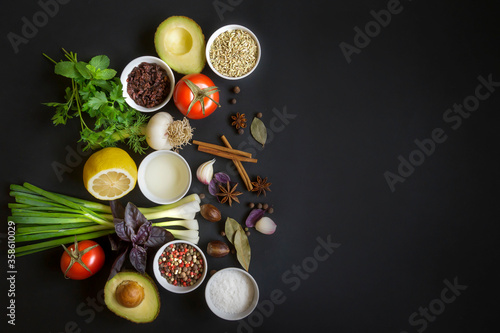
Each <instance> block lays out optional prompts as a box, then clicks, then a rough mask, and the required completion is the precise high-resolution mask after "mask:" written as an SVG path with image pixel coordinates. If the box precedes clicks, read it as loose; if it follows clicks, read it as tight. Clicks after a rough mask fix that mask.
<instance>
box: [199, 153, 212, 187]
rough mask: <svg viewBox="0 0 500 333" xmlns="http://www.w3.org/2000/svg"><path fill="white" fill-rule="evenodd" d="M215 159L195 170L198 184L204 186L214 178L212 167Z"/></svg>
mask: <svg viewBox="0 0 500 333" xmlns="http://www.w3.org/2000/svg"><path fill="white" fill-rule="evenodd" d="M214 163H215V158H214V159H213V160H210V161H207V162H205V163H203V164H202V165H200V166H199V167H198V170H196V177H197V178H198V180H199V181H200V182H202V183H203V184H205V185H208V184H209V183H210V181H211V180H212V177H213V176H214V167H213V164H214Z"/></svg>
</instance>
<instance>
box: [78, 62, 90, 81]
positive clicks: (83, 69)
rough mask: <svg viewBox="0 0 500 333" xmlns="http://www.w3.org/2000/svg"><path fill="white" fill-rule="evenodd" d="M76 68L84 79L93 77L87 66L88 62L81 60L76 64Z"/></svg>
mask: <svg viewBox="0 0 500 333" xmlns="http://www.w3.org/2000/svg"><path fill="white" fill-rule="evenodd" d="M75 68H76V70H77V71H78V73H80V75H81V76H83V78H84V79H87V80H90V79H91V78H92V73H91V72H90V71H89V69H88V68H87V63H85V62H83V61H79V62H77V63H76V64H75Z"/></svg>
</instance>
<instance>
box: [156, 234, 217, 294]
mask: <svg viewBox="0 0 500 333" xmlns="http://www.w3.org/2000/svg"><path fill="white" fill-rule="evenodd" d="M207 268H208V266H207V258H206V257H205V254H204V253H203V251H202V250H201V249H200V248H199V247H198V246H197V245H196V244H194V243H191V242H188V241H184V240H174V241H171V242H168V243H167V244H165V245H163V246H162V247H161V248H160V249H159V250H158V252H156V255H155V258H154V261H153V271H154V275H155V277H156V280H157V281H158V283H159V284H160V285H161V286H162V287H163V288H165V289H167V290H168V291H171V292H173V293H176V294H185V293H189V292H191V291H193V290H195V289H196V288H198V287H199V286H200V285H201V284H202V283H203V280H205V277H206V276H207Z"/></svg>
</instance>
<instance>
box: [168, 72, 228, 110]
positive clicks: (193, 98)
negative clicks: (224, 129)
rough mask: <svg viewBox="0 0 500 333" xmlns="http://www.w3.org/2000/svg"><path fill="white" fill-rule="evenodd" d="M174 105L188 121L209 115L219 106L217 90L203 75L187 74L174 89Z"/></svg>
mask: <svg viewBox="0 0 500 333" xmlns="http://www.w3.org/2000/svg"><path fill="white" fill-rule="evenodd" d="M173 97H174V103H175V106H177V108H178V109H179V111H180V112H182V114H184V115H185V116H186V117H188V118H190V119H202V118H205V117H208V116H209V115H211V114H212V113H213V112H214V111H215V110H216V109H217V107H219V106H220V104H219V89H218V88H217V87H216V86H215V85H214V83H213V81H212V80H211V79H210V78H209V77H208V76H206V75H204V74H188V75H186V76H184V77H183V78H182V79H180V81H179V82H177V84H176V85H175V89H174V96H173Z"/></svg>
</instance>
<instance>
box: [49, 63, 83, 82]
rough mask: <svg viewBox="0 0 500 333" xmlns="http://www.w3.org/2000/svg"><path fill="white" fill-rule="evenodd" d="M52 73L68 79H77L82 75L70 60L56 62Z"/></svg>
mask: <svg viewBox="0 0 500 333" xmlns="http://www.w3.org/2000/svg"><path fill="white" fill-rule="evenodd" d="M54 73H56V74H58V75H62V76H64V77H68V78H70V79H78V78H80V77H82V75H81V74H80V73H79V72H78V71H77V70H76V68H75V64H74V63H73V62H71V61H60V62H58V63H57V64H56V66H55V68H54Z"/></svg>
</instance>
